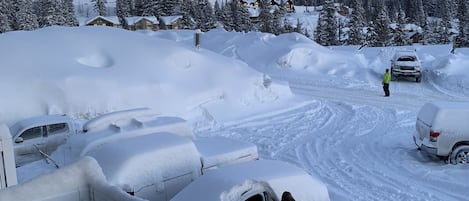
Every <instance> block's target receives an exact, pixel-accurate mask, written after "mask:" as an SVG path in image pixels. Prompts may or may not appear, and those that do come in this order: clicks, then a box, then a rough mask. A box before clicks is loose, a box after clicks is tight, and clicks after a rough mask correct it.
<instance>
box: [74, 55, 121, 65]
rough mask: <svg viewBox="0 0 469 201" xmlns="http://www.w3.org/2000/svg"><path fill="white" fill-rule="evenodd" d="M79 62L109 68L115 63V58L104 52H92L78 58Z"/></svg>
mask: <svg viewBox="0 0 469 201" xmlns="http://www.w3.org/2000/svg"><path fill="white" fill-rule="evenodd" d="M77 62H78V63H80V64H82V65H84V66H88V67H92V68H108V67H111V66H112V65H114V60H113V59H112V58H111V57H110V56H109V55H107V54H106V53H103V52H96V53H90V54H89V55H86V56H83V57H79V58H77Z"/></svg>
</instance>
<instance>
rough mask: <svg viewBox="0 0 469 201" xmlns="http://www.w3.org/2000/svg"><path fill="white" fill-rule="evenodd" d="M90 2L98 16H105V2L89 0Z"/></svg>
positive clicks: (103, 0) (104, 0)
mask: <svg viewBox="0 0 469 201" xmlns="http://www.w3.org/2000/svg"><path fill="white" fill-rule="evenodd" d="M91 2H92V3H93V5H94V9H95V10H96V13H98V15H100V16H107V11H106V0H91Z"/></svg>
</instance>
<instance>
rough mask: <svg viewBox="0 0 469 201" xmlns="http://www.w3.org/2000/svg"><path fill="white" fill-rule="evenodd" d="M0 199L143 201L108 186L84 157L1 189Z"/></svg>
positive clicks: (96, 168)
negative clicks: (47, 172) (24, 181)
mask: <svg viewBox="0 0 469 201" xmlns="http://www.w3.org/2000/svg"><path fill="white" fill-rule="evenodd" d="M44 185H47V186H44ZM0 200H30V201H122V200H126V201H143V199H141V198H138V197H134V196H131V195H129V194H127V193H126V192H124V191H122V190H120V189H119V188H117V187H115V186H111V185H109V184H108V183H107V181H106V178H105V176H104V175H103V173H102V171H101V167H100V166H99V165H98V163H97V162H96V160H95V159H93V158H91V157H84V158H82V159H80V160H79V161H77V162H76V163H73V164H71V165H69V166H66V167H63V168H61V169H59V170H57V171H53V172H52V173H49V174H46V175H41V176H39V177H36V178H34V179H32V180H30V181H28V182H26V183H23V184H21V185H17V186H13V187H8V188H6V189H2V190H0Z"/></svg>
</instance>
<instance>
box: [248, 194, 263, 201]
mask: <svg viewBox="0 0 469 201" xmlns="http://www.w3.org/2000/svg"><path fill="white" fill-rule="evenodd" d="M246 201H264V196H262V195H261V194H256V195H253V196H251V197H249V198H248V199H246Z"/></svg>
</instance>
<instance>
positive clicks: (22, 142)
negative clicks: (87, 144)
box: [10, 115, 80, 166]
mask: <svg viewBox="0 0 469 201" xmlns="http://www.w3.org/2000/svg"><path fill="white" fill-rule="evenodd" d="M79 130H80V129H79V126H78V123H76V121H75V120H73V119H72V118H70V117H68V116H66V115H44V116H37V117H31V118H28V119H24V120H21V121H19V122H17V123H15V124H14V125H13V126H11V127H10V133H11V135H12V139H13V147H14V152H15V161H16V166H22V165H24V164H26V163H29V162H32V161H36V160H40V159H43V158H46V157H48V156H47V155H48V154H50V153H52V152H53V151H55V150H56V149H57V147H59V146H60V145H62V144H64V143H65V142H66V140H67V138H68V137H69V136H70V135H72V134H76V133H78V132H79Z"/></svg>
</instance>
